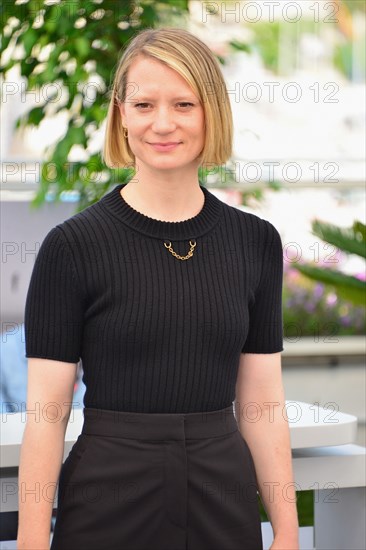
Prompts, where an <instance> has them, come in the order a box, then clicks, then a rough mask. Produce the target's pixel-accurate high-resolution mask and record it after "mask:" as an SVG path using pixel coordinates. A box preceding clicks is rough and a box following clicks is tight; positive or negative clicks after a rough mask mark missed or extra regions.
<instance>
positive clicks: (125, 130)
mask: <svg viewBox="0 0 366 550" xmlns="http://www.w3.org/2000/svg"><path fill="white" fill-rule="evenodd" d="M123 135H124V137H125V138H127V137H128V129H127V128H125V127H123Z"/></svg>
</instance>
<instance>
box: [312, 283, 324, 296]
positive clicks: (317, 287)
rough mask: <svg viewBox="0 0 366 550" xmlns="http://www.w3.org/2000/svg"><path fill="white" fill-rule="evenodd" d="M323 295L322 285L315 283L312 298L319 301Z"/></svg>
mask: <svg viewBox="0 0 366 550" xmlns="http://www.w3.org/2000/svg"><path fill="white" fill-rule="evenodd" d="M323 294H324V285H322V284H321V283H316V285H315V288H314V297H315V298H317V299H319V298H321V297H322V296H323Z"/></svg>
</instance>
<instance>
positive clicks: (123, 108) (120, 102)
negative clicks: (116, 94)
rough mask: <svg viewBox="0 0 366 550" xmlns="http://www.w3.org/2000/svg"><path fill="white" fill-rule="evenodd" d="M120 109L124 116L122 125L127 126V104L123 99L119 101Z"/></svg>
mask: <svg viewBox="0 0 366 550" xmlns="http://www.w3.org/2000/svg"><path fill="white" fill-rule="evenodd" d="M117 105H118V110H119V112H120V115H121V117H122V126H126V111H125V104H124V103H123V101H119V102H118V104H117Z"/></svg>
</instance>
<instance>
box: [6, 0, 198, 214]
mask: <svg viewBox="0 0 366 550" xmlns="http://www.w3.org/2000/svg"><path fill="white" fill-rule="evenodd" d="M187 13H188V0H160V1H158V2H153V1H151V0H141V1H140V2H138V3H137V2H135V0H123V1H119V0H118V1H117V0H89V1H84V0H60V1H59V2H57V3H52V4H51V3H49V2H46V1H40V0H29V1H28V2H24V3H15V2H14V1H13V0H12V1H5V2H3V3H2V7H1V21H2V31H3V32H2V44H1V48H2V52H3V54H2V61H1V69H2V71H3V73H4V75H5V78H6V75H7V73H8V72H9V70H10V69H11V68H12V67H14V66H15V65H18V66H19V69H20V74H21V76H22V77H25V80H26V92H29V91H36V93H37V102H36V103H37V104H36V105H35V106H34V108H32V109H31V110H30V111H29V112H28V113H26V114H25V115H24V116H23V117H22V118H21V119H20V120H19V121H18V127H19V126H35V127H37V126H38V125H39V124H40V123H41V122H42V121H43V119H44V118H45V117H46V115H48V114H52V115H57V114H64V115H66V117H67V129H66V132H65V134H64V136H62V137H61V139H59V140H58V141H57V142H56V143H54V142H52V137H51V138H50V145H49V147H48V149H47V151H46V159H45V162H44V163H43V165H42V170H41V174H42V175H41V180H40V186H39V191H38V192H37V195H36V197H35V198H34V200H33V202H32V206H35V207H36V206H39V205H41V204H42V203H43V201H44V200H45V197H46V194H47V193H48V192H49V191H51V192H52V193H53V192H54V194H55V200H58V199H59V198H60V195H61V193H62V192H63V191H68V190H71V189H75V190H77V191H79V192H80V201H79V203H78V210H83V209H84V208H85V206H87V205H88V204H90V201H91V202H94V201H97V200H99V198H100V197H101V196H103V195H104V193H105V192H106V191H107V190H108V188H109V186H110V185H111V184H112V183H118V182H120V183H123V182H125V181H127V180H128V179H129V178H130V177H131V175H132V174H131V169H130V168H128V169H127V168H126V169H120V170H110V169H108V168H107V167H105V166H104V165H103V164H102V162H101V159H100V157H99V155H98V154H97V153H95V152H93V151H92V150H91V147H90V143H91V140H92V138H93V135H94V134H95V132H96V131H97V130H98V129H100V127H101V125H102V124H103V121H104V120H105V118H106V114H107V109H108V102H109V97H108V91H109V89H110V86H111V84H112V79H113V75H114V71H115V70H116V66H117V62H118V59H119V57H120V54H121V50H122V48H123V46H124V45H125V44H126V42H127V41H128V40H129V39H130V38H131V37H132V36H133V35H134V34H135V33H136V32H137V31H139V30H142V29H143V28H152V27H155V26H161V25H162V24H164V25H168V24H169V23H171V21H173V20H174V24H175V25H176V19H177V18H178V17H183V21H184V16H185V15H186V14H187ZM174 18H175V19H174ZM74 146H80V149H81V151H83V152H86V153H87V156H88V158H89V160H88V161H80V162H70V153H71V152H72V149H73V147H74ZM74 152H75V151H74ZM83 158H84V156H83Z"/></svg>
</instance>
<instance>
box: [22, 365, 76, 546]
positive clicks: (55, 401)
mask: <svg viewBox="0 0 366 550" xmlns="http://www.w3.org/2000/svg"><path fill="white" fill-rule="evenodd" d="M76 366H77V363H75V364H74V363H64V362H61V361H53V360H49V359H38V358H29V359H28V384H27V411H29V413H28V412H27V419H26V425H25V429H24V435H23V441H22V446H21V453H20V463H19V490H18V501H19V526H18V535H17V548H18V550H49V547H50V528H51V516H52V509H53V501H54V497H55V493H56V487H57V482H58V477H59V473H60V469H61V465H62V461H63V452H64V439H65V431H66V427H67V423H68V419H69V415H70V411H71V404H72V398H73V390H74V382H75V374H76Z"/></svg>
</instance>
